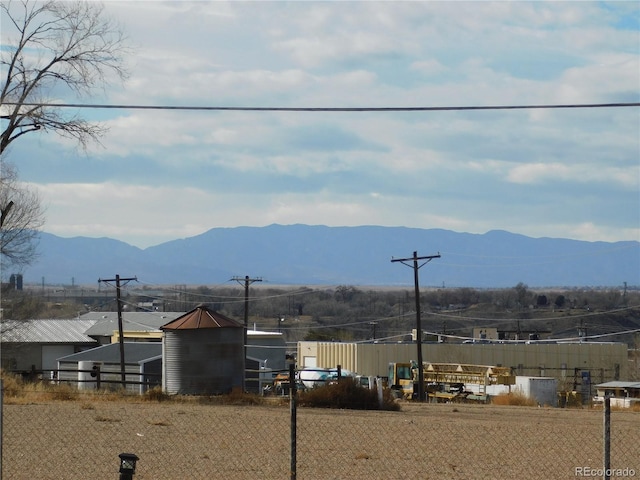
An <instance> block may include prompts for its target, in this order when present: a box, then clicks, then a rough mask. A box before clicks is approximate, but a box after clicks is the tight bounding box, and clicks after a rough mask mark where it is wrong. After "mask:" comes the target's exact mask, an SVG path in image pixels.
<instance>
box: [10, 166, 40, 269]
mask: <svg viewBox="0 0 640 480" xmlns="http://www.w3.org/2000/svg"><path fill="white" fill-rule="evenodd" d="M0 205H3V207H2V220H1V223H0V254H1V260H0V261H1V262H2V267H3V268H2V269H3V271H5V269H6V267H8V266H15V267H19V266H24V265H28V264H29V263H31V262H32V261H33V260H35V258H36V246H37V242H36V240H37V237H38V233H39V230H40V228H41V227H42V225H43V224H44V212H43V209H42V206H41V202H40V197H39V196H38V193H37V192H36V191H35V190H33V189H31V188H29V187H28V186H26V185H24V184H21V183H20V182H19V181H18V174H17V170H16V168H15V167H14V166H13V165H11V164H10V163H8V162H6V161H5V160H4V159H1V160H0Z"/></svg>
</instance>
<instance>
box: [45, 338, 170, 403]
mask: <svg viewBox="0 0 640 480" xmlns="http://www.w3.org/2000/svg"><path fill="white" fill-rule="evenodd" d="M123 346H124V356H125V365H124V368H125V381H126V382H131V383H127V387H126V389H127V391H129V392H132V393H140V394H142V393H144V392H146V391H147V390H148V389H150V388H153V387H155V386H158V385H160V382H161V371H162V366H161V365H162V346H161V345H160V344H159V342H125V343H124V345H123ZM96 366H97V367H99V368H100V379H99V380H100V382H101V383H100V388H107V389H109V388H111V389H118V388H120V386H121V383H120V382H121V380H122V375H121V365H120V346H119V345H118V344H117V343H112V344H110V345H101V346H99V347H96V348H92V349H91V350H85V351H83V352H79V353H75V354H73V355H67V356H65V357H61V358H58V367H57V368H58V380H59V381H66V382H73V381H77V382H78V383H77V385H78V388H79V389H80V390H88V389H95V388H97V387H98V383H97V382H98V378H96V376H94V375H92V374H91V373H89V371H90V370H91V369H92V368H93V367H96Z"/></svg>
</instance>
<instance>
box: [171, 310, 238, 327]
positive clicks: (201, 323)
mask: <svg viewBox="0 0 640 480" xmlns="http://www.w3.org/2000/svg"><path fill="white" fill-rule="evenodd" d="M201 328H243V326H242V324H240V323H238V322H237V321H235V320H233V319H232V318H229V317H227V316H225V315H222V314H221V313H219V312H216V311H214V310H211V309H210V308H209V307H206V306H198V307H196V308H194V309H193V310H191V311H190V312H187V313H185V314H184V315H182V316H181V317H178V318H176V319H175V320H173V321H171V322H169V323H167V324H166V325H163V326H162V327H160V329H161V330H197V329H201Z"/></svg>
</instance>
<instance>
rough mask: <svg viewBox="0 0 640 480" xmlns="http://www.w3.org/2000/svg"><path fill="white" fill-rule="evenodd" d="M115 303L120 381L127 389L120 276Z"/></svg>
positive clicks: (117, 279) (117, 280) (117, 277)
mask: <svg viewBox="0 0 640 480" xmlns="http://www.w3.org/2000/svg"><path fill="white" fill-rule="evenodd" d="M116 303H117V307H118V343H119V345H120V381H121V382H122V388H123V389H125V390H126V388H127V373H126V368H125V366H124V331H123V328H122V302H121V300H120V275H116Z"/></svg>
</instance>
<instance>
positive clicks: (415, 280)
mask: <svg viewBox="0 0 640 480" xmlns="http://www.w3.org/2000/svg"><path fill="white" fill-rule="evenodd" d="M434 258H440V254H439V253H438V254H437V255H428V256H425V257H419V256H418V252H413V257H410V258H392V259H391V261H392V262H400V263H402V264H403V265H407V266H409V267H412V268H413V283H414V286H415V295H416V347H417V349H418V401H420V402H424V399H425V395H424V394H425V390H424V373H423V372H424V366H423V365H422V320H421V319H420V286H419V283H418V270H419V269H420V268H421V267H423V266H425V265H426V264H427V263H429V262H430V261H431V260H433V259H434ZM409 260H412V261H413V264H409V263H407V262H408V261H409ZM420 260H424V262H423V263H422V264H419V263H418V262H419V261H420Z"/></svg>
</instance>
